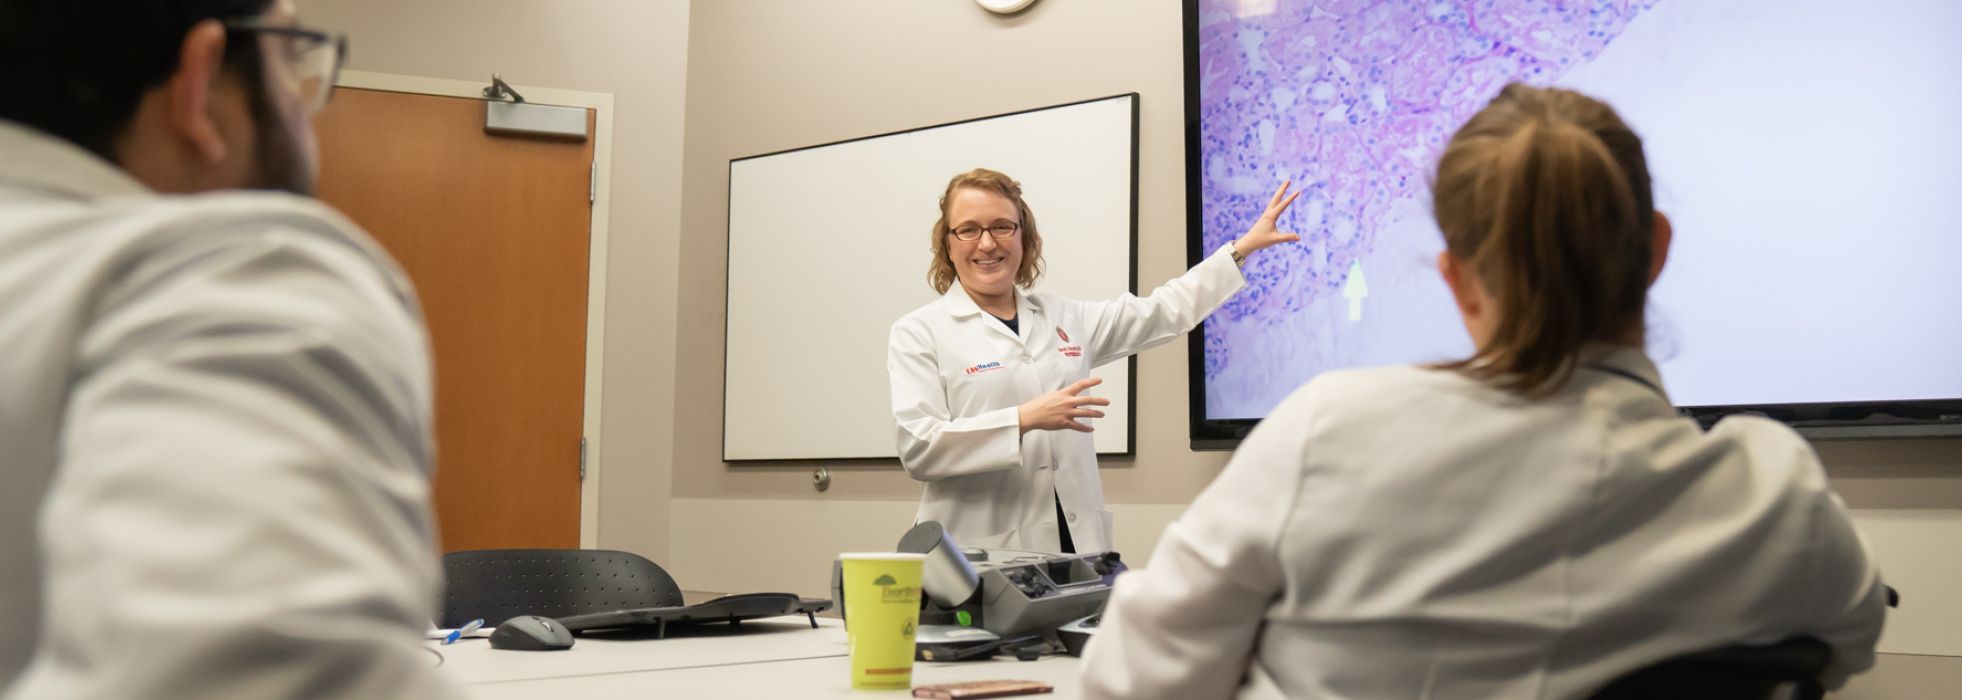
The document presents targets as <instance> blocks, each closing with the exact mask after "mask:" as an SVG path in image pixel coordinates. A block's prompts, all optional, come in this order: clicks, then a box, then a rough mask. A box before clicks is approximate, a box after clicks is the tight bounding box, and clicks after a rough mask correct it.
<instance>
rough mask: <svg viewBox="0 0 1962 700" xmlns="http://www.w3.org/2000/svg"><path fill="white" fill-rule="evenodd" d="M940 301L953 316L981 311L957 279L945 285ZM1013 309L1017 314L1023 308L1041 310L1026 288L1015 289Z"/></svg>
mask: <svg viewBox="0 0 1962 700" xmlns="http://www.w3.org/2000/svg"><path fill="white" fill-rule="evenodd" d="M940 303H941V304H944V305H946V307H947V313H950V314H953V315H954V317H955V318H966V317H968V316H973V315H975V314H979V313H981V306H980V305H979V304H976V303H974V297H972V296H969V295H968V293H967V289H965V288H963V287H961V281H960V280H958V279H957V280H954V283H953V284H952V285H950V286H948V287H947V293H946V294H942V295H940ZM1015 309H1016V311H1017V313H1018V315H1019V313H1020V312H1021V311H1023V310H1030V311H1036V312H1041V311H1042V302H1041V301H1040V300H1038V299H1036V298H1035V297H1034V296H1033V295H1031V294H1029V293H1028V291H1026V290H1016V292H1015Z"/></svg>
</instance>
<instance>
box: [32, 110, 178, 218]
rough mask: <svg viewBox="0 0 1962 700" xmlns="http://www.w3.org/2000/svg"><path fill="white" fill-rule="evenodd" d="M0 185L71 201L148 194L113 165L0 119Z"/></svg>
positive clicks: (144, 188)
mask: <svg viewBox="0 0 1962 700" xmlns="http://www.w3.org/2000/svg"><path fill="white" fill-rule="evenodd" d="M0 153H4V154H6V157H5V158H0V182H4V183H6V184H9V185H13V186H16V187H26V188H31V189H37V190H43V191H46V192H49V193H52V194H56V195H60V196H63V197H67V198H72V199H97V198H102V197H115V196H127V195H144V194H150V193H151V192H150V188H148V187H144V186H143V183H140V182H137V181H136V179H135V178H132V177H130V176H129V174H128V173H125V172H123V171H122V170H121V169H119V168H117V167H116V166H114V165H112V164H110V163H108V162H106V161H104V160H102V159H101V158H99V157H96V155H95V154H93V153H90V152H88V151H86V150H83V149H82V148H81V147H79V146H76V145H74V144H71V143H69V142H67V141H63V140H61V139H59V138H56V137H54V136H50V135H47V134H44V133H41V132H40V131H37V130H35V129H31V128H28V127H25V126H21V125H19V124H15V123H13V122H9V121H5V120H0Z"/></svg>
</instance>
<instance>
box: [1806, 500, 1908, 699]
mask: <svg viewBox="0 0 1962 700" xmlns="http://www.w3.org/2000/svg"><path fill="white" fill-rule="evenodd" d="M1815 468H1817V467H1816V466H1815ZM1821 473H1822V476H1821V481H1823V479H1824V477H1823V471H1822V472H1821ZM1815 503H1816V513H1815V517H1814V518H1813V523H1814V527H1815V528H1816V532H1815V536H1814V542H1813V546H1812V547H1811V548H1810V549H1809V550H1808V551H1810V552H1813V556H1814V558H1815V559H1814V560H1815V561H1816V562H1817V567H1818V568H1817V570H1816V571H1814V572H1812V574H1811V575H1810V576H1809V577H1808V579H1809V580H1810V582H1811V584H1812V592H1813V596H1812V599H1811V600H1809V601H1807V604H1806V605H1805V607H1803V608H1801V611H1800V612H1801V614H1805V615H1811V616H1813V619H1812V620H1810V621H1809V622H1808V623H1807V624H1805V626H1804V629H1809V630H1810V632H1809V634H1810V635H1811V636H1813V637H1816V638H1818V639H1819V640H1820V641H1822V642H1825V643H1826V645H1827V646H1830V647H1832V650H1833V660H1832V664H1831V665H1830V666H1828V667H1826V672H1825V674H1824V675H1823V677H1822V678H1821V679H1820V680H1821V682H1823V683H1824V684H1825V685H1826V687H1827V688H1830V689H1837V688H1839V687H1840V686H1842V685H1844V684H1845V683H1846V680H1847V678H1849V677H1851V676H1852V675H1853V674H1856V673H1860V672H1862V671H1865V670H1867V669H1870V668H1873V665H1874V648H1875V646H1876V645H1878V644H1879V643H1880V630H1881V626H1882V624H1883V623H1884V622H1885V621H1886V616H1887V586H1886V585H1884V584H1883V583H1881V580H1880V571H1879V569H1878V568H1876V567H1875V566H1874V563H1873V560H1872V559H1871V558H1870V557H1869V556H1868V554H1867V552H1868V548H1867V546H1866V542H1865V540H1864V539H1862V538H1861V537H1860V533H1859V532H1858V531H1856V530H1854V529H1853V522H1852V519H1851V518H1849V517H1848V516H1847V513H1846V506H1845V504H1843V503H1841V502H1840V500H1839V496H1837V495H1835V494H1833V492H1832V491H1830V490H1827V489H1826V488H1825V487H1824V486H1823V484H1822V485H1821V487H1820V488H1819V491H1818V498H1817V500H1816V501H1815Z"/></svg>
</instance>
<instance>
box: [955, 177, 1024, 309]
mask: <svg viewBox="0 0 1962 700" xmlns="http://www.w3.org/2000/svg"><path fill="white" fill-rule="evenodd" d="M1003 223H1009V224H1015V225H1017V226H1020V225H1021V224H1022V218H1021V216H1020V215H1019V214H1018V212H1016V210H1015V203H1014V202H1011V201H1009V199H1008V198H1007V197H1003V196H1001V195H999V194H996V193H994V192H989V191H986V190H978V189H968V188H963V189H959V190H955V191H954V194H953V196H952V197H949V198H948V202H947V228H948V229H949V230H950V231H952V230H958V229H960V228H961V227H964V226H975V227H980V228H984V229H985V228H988V227H991V226H995V225H996V224H1003ZM946 235H947V258H948V260H949V262H952V263H953V264H954V272H955V275H956V276H957V277H958V278H959V279H960V282H961V287H962V288H964V289H966V290H967V292H968V293H969V294H972V295H975V296H977V297H987V298H997V297H1002V296H1007V295H1010V294H1013V293H1014V291H1015V277H1016V274H1017V272H1018V271H1019V270H1021V269H1022V234H1021V232H1020V231H1017V232H1016V234H1015V235H1013V236H1009V237H1007V238H995V237H994V235H993V234H991V233H988V232H986V231H983V232H982V233H981V239H980V240H975V241H963V240H961V239H959V238H957V237H955V236H954V234H952V233H948V234H946Z"/></svg>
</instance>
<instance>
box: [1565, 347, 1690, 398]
mask: <svg viewBox="0 0 1962 700" xmlns="http://www.w3.org/2000/svg"><path fill="white" fill-rule="evenodd" d="M1580 364H1581V366H1582V367H1589V366H1592V367H1599V368H1606V369H1608V370H1610V371H1613V372H1618V373H1625V374H1628V375H1631V376H1633V377H1636V378H1639V379H1641V380H1642V381H1645V382H1648V384H1649V386H1652V387H1654V388H1655V389H1656V391H1657V392H1658V393H1661V394H1662V395H1663V398H1664V399H1668V398H1669V396H1668V393H1669V392H1668V391H1666V390H1664V388H1663V386H1662V371H1661V370H1659V369H1657V368H1656V366H1655V361H1653V360H1650V359H1649V355H1648V353H1646V352H1643V351H1642V349H1641V348H1638V347H1635V346H1632V345H1614V344H1610V343H1592V344H1589V345H1588V346H1587V347H1585V348H1582V349H1581V361H1580Z"/></svg>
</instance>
